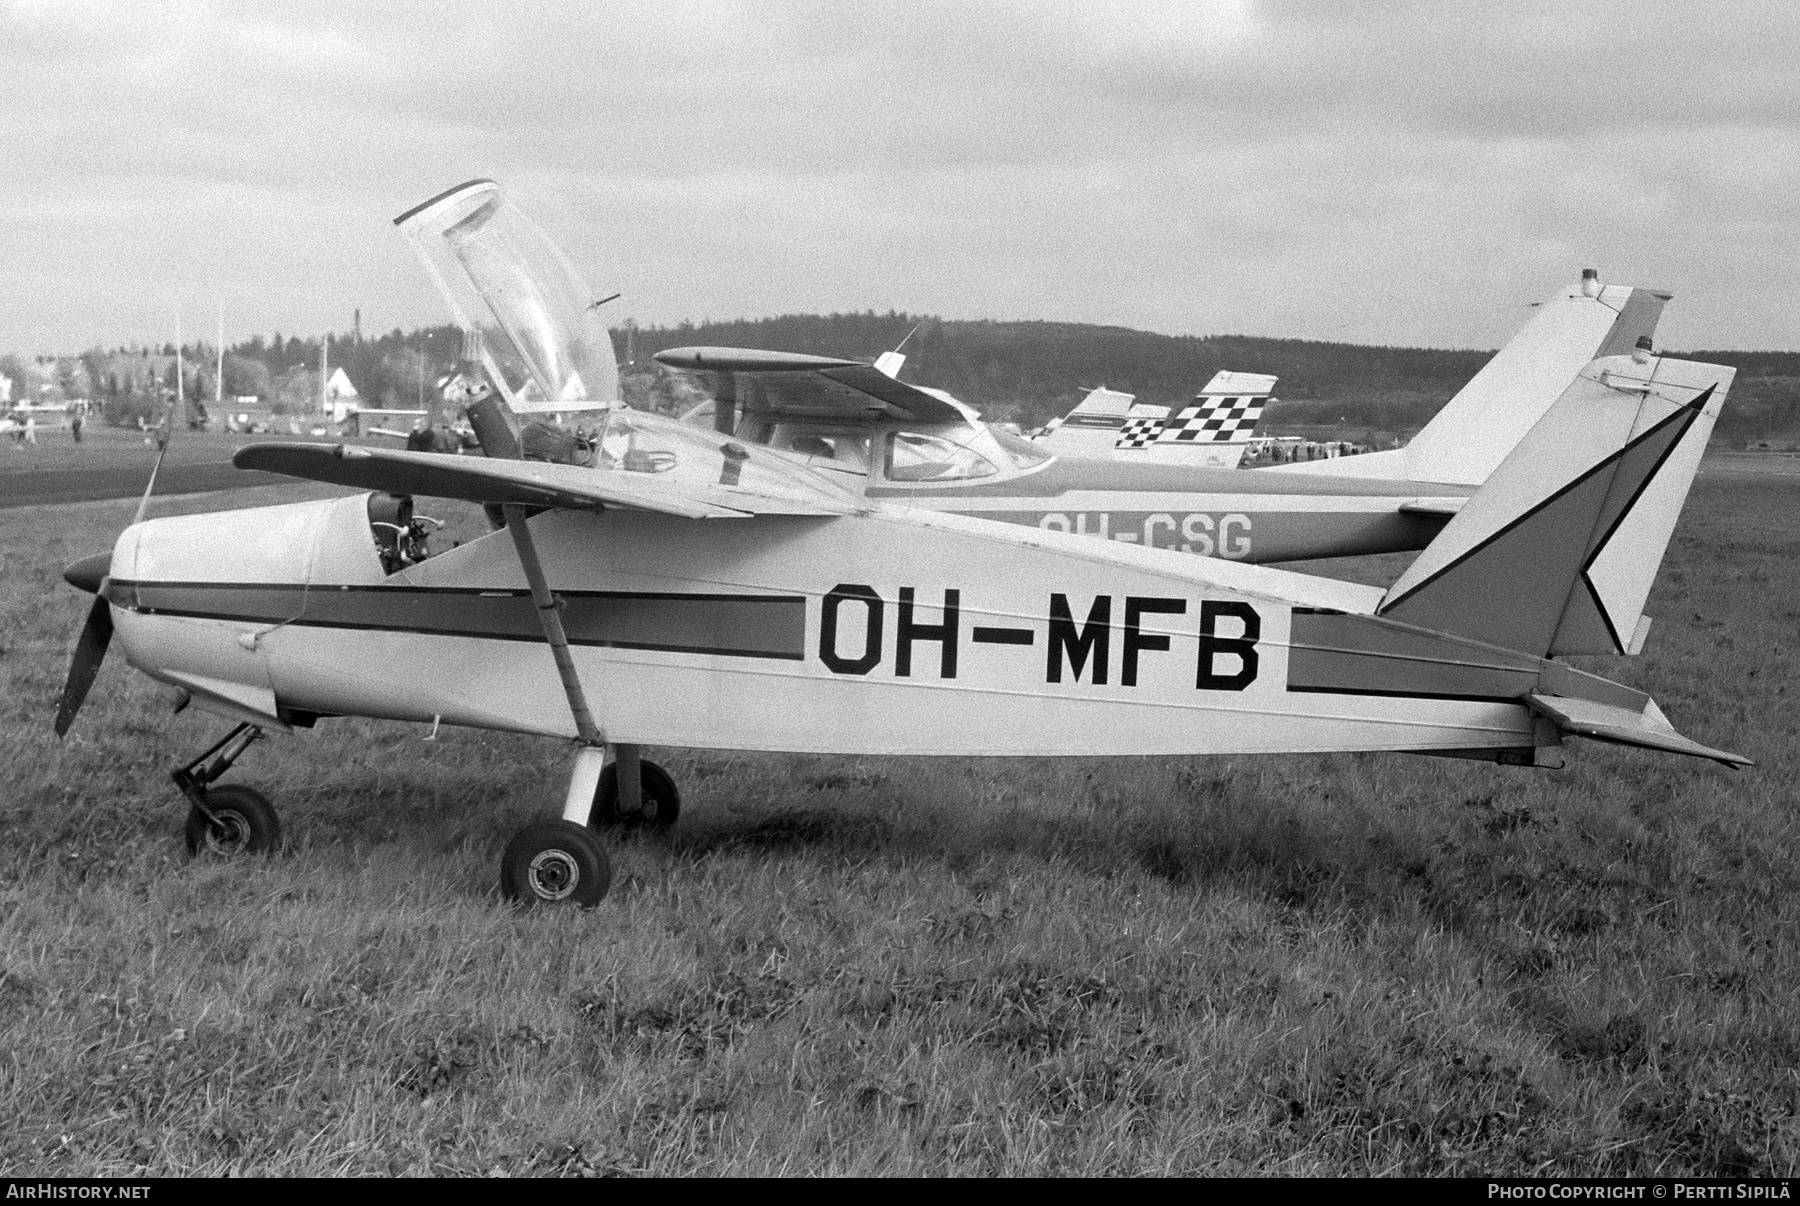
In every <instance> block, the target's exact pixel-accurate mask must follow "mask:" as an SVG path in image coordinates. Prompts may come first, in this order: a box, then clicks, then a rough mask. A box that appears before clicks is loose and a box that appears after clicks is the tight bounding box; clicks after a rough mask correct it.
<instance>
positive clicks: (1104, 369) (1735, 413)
mask: <svg viewBox="0 0 1800 1206" xmlns="http://www.w3.org/2000/svg"><path fill="white" fill-rule="evenodd" d="M915 328H916V330H915ZM908 332H913V334H912V336H911V338H910V339H907V342H906V345H905V348H904V349H903V350H904V351H905V353H906V356H907V362H906V368H905V370H904V371H903V372H902V374H901V377H902V379H904V380H906V381H910V382H915V383H917V384H920V385H932V386H936V387H937V388H939V389H946V390H949V391H950V392H951V393H953V394H955V395H956V396H957V397H959V398H961V399H963V400H964V401H966V402H968V403H970V404H971V405H973V406H975V407H977V408H978V409H980V410H981V411H982V413H983V414H984V415H986V416H987V417H989V418H992V419H1012V420H1014V421H1016V422H1019V423H1021V424H1023V425H1026V426H1035V425H1040V424H1042V423H1044V422H1047V421H1048V420H1049V419H1051V418H1053V417H1055V416H1057V415H1061V414H1065V413H1067V411H1068V410H1069V408H1070V407H1071V406H1073V405H1074V404H1075V402H1076V401H1077V400H1078V399H1080V397H1081V396H1082V394H1083V393H1084V392H1085V391H1086V390H1088V389H1090V388H1092V387H1094V386H1097V385H1105V386H1109V387H1111V388H1113V389H1118V390H1124V391H1126V392H1127V393H1133V394H1136V395H1137V396H1138V399H1139V401H1143V402H1154V403H1157V404H1161V405H1167V404H1169V403H1173V402H1178V401H1180V400H1182V399H1184V398H1189V397H1192V396H1193V394H1194V393H1195V391H1196V390H1198V389H1199V388H1200V387H1201V386H1202V385H1204V384H1205V383H1206V381H1207V379H1208V378H1210V377H1211V376H1212V375H1213V373H1215V372H1217V371H1218V370H1220V369H1232V370H1236V371H1238V372H1249V373H1272V374H1274V375H1276V376H1278V377H1280V378H1281V382H1280V384H1279V386H1278V387H1277V389H1276V394H1277V397H1278V398H1279V399H1280V401H1279V402H1278V403H1276V404H1275V405H1273V406H1271V407H1270V409H1269V411H1268V412H1267V415H1266V418H1265V424H1266V425H1268V426H1270V427H1273V428H1284V427H1286V428H1293V427H1302V426H1324V425H1333V424H1337V423H1340V422H1342V423H1344V424H1346V425H1348V426H1349V427H1353V428H1359V429H1362V430H1363V431H1364V432H1365V433H1369V434H1373V433H1376V432H1381V433H1392V434H1394V435H1397V436H1400V437H1402V438H1404V437H1406V436H1409V435H1410V434H1411V433H1412V432H1414V431H1416V430H1417V429H1418V428H1419V427H1420V426H1422V425H1423V424H1424V423H1425V421H1426V420H1427V419H1429V418H1430V417H1431V416H1432V415H1433V414H1435V413H1436V412H1437V410H1438V408H1439V407H1441V406H1442V405H1443V404H1444V403H1445V402H1446V401H1448V400H1449V399H1450V397H1451V395H1453V394H1454V393H1456V391H1457V390H1458V389H1460V388H1462V385H1463V383H1464V382H1466V381H1467V380H1468V379H1469V378H1470V377H1472V376H1474V375H1475V372H1476V371H1477V370H1478V369H1480V368H1481V366H1482V365H1484V364H1486V363H1487V361H1488V359H1489V357H1491V356H1492V355H1493V352H1492V351H1491V350H1445V349H1439V348H1396V347H1376V346H1371V345H1367V344H1355V343H1317V342H1313V341H1311V340H1304V339H1270V338H1265V337H1261V336H1252V335H1208V336H1193V335H1156V334H1152V333H1150V332H1148V331H1134V330H1130V329H1128V328H1125V327H1106V326H1094V325H1089V324H1083V323H1064V322H997V321H981V322H958V321H947V320H941V319H936V318H931V317H928V316H920V315H914V314H898V313H892V312H890V313H886V314H877V313H875V312H873V311H865V312H863V313H860V314H823V315H821V314H786V315H782V316H780V317H776V318H763V319H753V320H739V321H736V322H702V323H682V324H680V325H678V326H671V327H636V328H633V329H631V330H629V331H625V330H621V331H616V332H614V338H615V342H616V343H617V345H618V347H619V352H620V359H621V364H624V363H625V359H626V355H627V351H628V350H629V353H630V356H631V357H632V358H633V359H634V360H635V364H636V367H637V369H638V370H639V371H643V370H647V369H649V368H650V367H651V366H652V361H651V356H652V355H653V354H654V353H656V352H659V351H661V350H663V349H665V348H671V347H682V346H688V345H696V344H698V345H711V346H722V347H749V348H768V349H771V350H775V351H783V352H807V353H811V354H813V355H819V356H842V357H845V358H849V359H860V360H869V359H873V358H874V357H875V356H877V355H879V354H880V353H882V352H885V351H888V350H889V349H891V348H893V347H895V346H896V345H898V344H899V343H900V341H901V340H902V339H904V338H906V336H907V333H908ZM1681 355H1684V356H1688V357H1691V358H1693V359H1697V360H1706V361H1710V362H1713V363H1718V364H1730V365H1734V366H1736V367H1737V368H1738V374H1739V375H1738V383H1737V385H1736V387H1735V388H1734V390H1733V393H1732V396H1731V401H1730V403H1729V405H1728V406H1727V408H1726V410H1725V413H1724V415H1723V416H1722V417H1721V419H1720V422H1719V426H1718V433H1719V435H1720V436H1722V437H1728V438H1735V439H1738V440H1744V439H1761V438H1769V437H1772V436H1785V437H1787V438H1793V437H1794V436H1795V435H1800V352H1732V351H1723V352H1720V351H1707V352H1685V353H1681Z"/></svg>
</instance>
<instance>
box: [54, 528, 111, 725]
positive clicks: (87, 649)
mask: <svg viewBox="0 0 1800 1206" xmlns="http://www.w3.org/2000/svg"><path fill="white" fill-rule="evenodd" d="M96 559H101V560H106V561H110V560H111V559H112V554H110V553H96V554H95V555H94V556H93V557H83V558H82V559H81V560H80V561H77V562H75V563H74V564H73V565H71V566H69V568H68V569H66V570H64V571H63V577H65V578H67V579H68V580H69V581H70V582H71V583H74V584H75V585H76V586H81V585H82V584H81V583H79V582H76V581H75V571H76V570H77V569H78V568H79V567H82V566H85V565H87V564H88V563H90V562H92V561H94V560H96ZM97 585H98V584H97ZM84 589H87V588H85V587H84ZM112 634H113V621H112V604H111V603H109V602H107V600H106V596H105V595H104V594H101V593H99V591H97V590H96V591H95V594H94V605H93V606H92V607H90V608H88V616H87V623H85V624H83V625H82V626H81V637H80V639H78V640H77V641H76V642H75V656H74V657H73V658H71V659H70V660H69V677H68V681H66V682H64V683H63V691H62V699H61V701H59V702H58V703H57V705H56V735H57V736H58V737H66V736H68V733H69V726H70V725H72V724H74V723H75V714H76V713H77V712H79V711H81V705H82V703H83V701H85V700H86V699H87V693H88V688H90V687H92V686H93V685H94V676H95V675H96V674H99V673H100V663H101V662H103V661H105V660H106V647H107V646H108V645H110V644H111V643H112Z"/></svg>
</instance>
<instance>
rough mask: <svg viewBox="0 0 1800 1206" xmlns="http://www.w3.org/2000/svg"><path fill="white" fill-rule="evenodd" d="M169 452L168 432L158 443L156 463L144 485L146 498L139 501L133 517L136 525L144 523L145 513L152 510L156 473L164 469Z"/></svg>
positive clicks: (132, 519) (132, 520)
mask: <svg viewBox="0 0 1800 1206" xmlns="http://www.w3.org/2000/svg"><path fill="white" fill-rule="evenodd" d="M168 450H169V436H168V433H167V432H164V433H163V435H162V438H161V439H159V440H158V441H157V443H156V462H155V463H154V464H153V465H151V466H150V480H149V481H147V482H145V483H144V497H142V498H140V499H138V509H137V514H136V515H133V516H132V517H131V522H132V523H134V524H136V523H143V522H144V512H145V511H148V510H149V509H150V492H151V491H152V490H154V489H156V473H157V470H159V469H161V468H162V459H163V453H165V452H167V451H168Z"/></svg>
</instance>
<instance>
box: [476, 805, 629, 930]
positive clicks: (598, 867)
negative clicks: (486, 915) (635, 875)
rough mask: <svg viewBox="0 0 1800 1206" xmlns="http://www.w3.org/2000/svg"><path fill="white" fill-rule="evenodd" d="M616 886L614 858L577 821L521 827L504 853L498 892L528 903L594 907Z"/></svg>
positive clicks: (511, 898)
mask: <svg viewBox="0 0 1800 1206" xmlns="http://www.w3.org/2000/svg"><path fill="white" fill-rule="evenodd" d="M611 887H612V862H611V860H609V859H608V858H607V857H606V851H605V849H604V848H602V847H601V845H600V840H599V839H598V838H596V837H595V836H594V835H593V834H592V833H590V832H588V831H587V830H586V829H584V828H582V827H581V826H580V825H577V824H575V823H574V822H573V821H564V820H555V821H538V822H537V823H536V824H532V825H527V826H526V827H525V828H523V829H521V830H520V831H519V833H518V836H516V837H514V838H513V840H512V841H510V842H508V843H507V845H506V853H505V854H504V855H503V856H502V857H501V859H500V894H501V895H502V896H504V897H506V899H508V900H514V901H518V902H519V903H520V904H527V905H549V904H562V905H575V906H577V907H579V908H584V909H591V908H593V907H594V906H595V905H597V904H599V903H600V902H601V901H602V900H604V899H606V892H607V889H609V888H611Z"/></svg>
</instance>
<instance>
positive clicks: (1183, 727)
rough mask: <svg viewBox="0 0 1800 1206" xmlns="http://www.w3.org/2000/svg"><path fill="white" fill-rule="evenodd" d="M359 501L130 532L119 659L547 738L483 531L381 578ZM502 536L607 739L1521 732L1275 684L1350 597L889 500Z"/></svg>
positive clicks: (1343, 739)
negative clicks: (529, 543) (875, 505)
mask: <svg viewBox="0 0 1800 1206" xmlns="http://www.w3.org/2000/svg"><path fill="white" fill-rule="evenodd" d="M364 508H365V499H364V498H363V497H361V496H357V497H350V498H344V499H338V500H328V501H323V502H314V503H299V504H293V505H289V506H284V507H273V508H263V509H258V510H252V511H240V512H232V513H228V514H224V515H203V516H191V517H183V518H172V519H163V520H153V521H150V522H148V523H144V524H139V525H137V526H135V527H133V528H131V529H129V530H128V531H127V532H126V533H125V535H124V536H122V537H121V539H120V541H119V545H118V547H117V549H116V550H115V554H114V558H113V566H112V577H111V583H110V585H109V587H108V596H109V598H111V599H112V600H113V602H114V604H115V615H116V624H117V629H118V632H119V635H120V638H121V640H122V642H123V645H124V647H125V650H126V652H127V655H128V656H129V658H130V660H131V662H132V664H133V665H135V666H136V667H138V668H139V669H140V670H143V671H144V672H146V673H148V674H150V675H151V676H152V677H155V678H158V679H162V680H164V681H167V682H172V683H177V684H179V685H181V686H183V687H185V688H187V689H188V690H190V691H191V692H193V695H194V698H195V700H196V702H197V703H199V704H200V705H202V706H205V707H208V708H210V709H212V710H214V711H217V712H221V713H223V714H226V715H231V716H235V717H238V718H240V719H256V720H260V721H261V722H263V723H274V724H280V723H283V722H285V721H289V720H296V719H301V718H305V717H309V716H312V715H343V714H356V715H368V716H376V717H388V718H394V719H402V720H421V721H431V720H433V719H434V718H441V719H442V720H443V721H445V722H448V723H452V724H464V725H472V726H477V727H482V728H494V729H507V730H516V731H521V732H529V733H540V734H545V735H551V736H559V737H569V736H573V735H574V732H575V729H574V724H573V722H572V720H571V717H570V712H569V707H568V704H567V701H566V699H565V697H564V695H563V693H562V690H561V687H560V685H559V680H558V678H557V674H556V672H555V670H554V667H553V665H552V660H551V653H550V651H549V649H548V648H547V646H546V645H545V644H544V641H543V639H542V637H541V633H540V630H539V628H538V624H537V619H536V616H535V613H534V611H533V609H532V604H531V600H530V597H529V594H528V591H527V589H526V583H525V580H524V576H523V573H522V571H521V569H520V565H519V562H518V559H517V556H516V555H515V551H514V548H513V545H512V542H511V540H510V539H509V537H508V536H507V535H506V534H505V533H504V532H497V533H494V534H492V535H489V536H487V537H484V538H482V539H479V540H476V541H474V542H472V543H470V544H466V545H464V546H462V547H460V548H457V549H455V550H452V551H450V552H447V553H444V554H442V555H440V556H437V557H433V558H432V559H430V560H428V561H426V562H424V563H422V564H420V565H417V566H414V567H412V568H410V569H407V570H404V571H402V572H400V573H397V574H393V575H391V576H389V575H385V574H384V573H383V572H382V569H381V566H380V563H379V561H378V559H377V558H376V555H375V553H374V549H373V545H372V543H371V541H370V539H369V533H368V527H367V523H366V517H365V510H364ZM531 529H532V532H533V534H534V537H535V541H536V543H537V546H538V548H539V549H540V551H541V554H542V558H543V561H544V564H545V565H546V567H547V569H548V573H549V579H550V585H551V587H552V588H553V589H554V590H555V591H556V592H557V593H558V594H559V595H560V596H561V597H562V599H563V602H564V607H563V613H562V618H563V625H564V627H565V628H566V629H567V631H568V634H569V639H570V642H571V644H572V646H573V653H574V658H575V663H576V666H577V668H578V671H579V674H580V678H581V682H582V685H583V688H584V689H585V691H586V693H587V695H588V697H589V700H590V703H591V706H592V708H593V711H594V713H595V716H596V719H597V720H598V722H599V725H600V727H601V729H602V731H603V733H604V735H605V737H606V739H608V740H610V741H616V742H631V743H638V744H651V745H671V746H688V747H709V748H730V749H760V750H793V751H808V752H820V753H846V754H971V755H990V754H991V755H1053V754H1077V753H1092V752H1105V753H1113V754H1201V753H1247V752H1270V751H1294V750H1317V751H1327V750H1368V749H1397V750H1429V749H1482V748H1485V749H1493V748H1504V747H1519V746H1526V745H1530V744H1532V740H1533V738H1532V733H1533V723H1532V720H1531V718H1530V716H1529V714H1528V712H1527V710H1526V708H1525V707H1524V706H1523V705H1522V704H1520V703H1517V702H1509V701H1498V700H1493V699H1429V698H1416V697H1409V696H1405V695H1400V694H1395V695H1391V696H1385V697H1371V696H1370V695H1368V694H1366V693H1364V692H1360V691H1355V690H1344V691H1336V690H1329V689H1327V690H1321V689H1320V688H1319V687H1318V685H1317V684H1316V683H1313V684H1312V685H1310V686H1306V685H1302V686H1300V687H1296V686H1295V685H1294V683H1293V682H1292V681H1291V678H1292V675H1291V673H1290V634H1291V632H1292V631H1293V628H1294V622H1295V621H1294V617H1295V614H1296V611H1297V610H1298V611H1299V612H1303V613H1306V615H1307V616H1311V615H1313V614H1315V613H1324V614H1328V615H1329V614H1336V613H1349V614H1350V615H1352V616H1360V615H1367V614H1368V613H1369V612H1370V611H1372V609H1373V607H1374V604H1375V602H1376V601H1377V600H1378V598H1379V595H1380V592H1378V591H1375V590H1372V589H1371V588H1366V587H1359V586H1353V585H1350V584H1346V583H1338V582H1332V581H1329V580H1325V579H1319V578H1312V577H1306V576H1302V575H1295V574H1287V573H1282V572H1280V571H1274V570H1267V569H1262V568H1258V567H1254V566H1245V565H1237V564H1231V563H1227V562H1221V561H1215V560H1203V559H1200V558H1194V557H1187V556H1182V555H1180V554H1179V553H1175V552H1171V551H1166V550H1157V549H1144V548H1137V547H1128V546H1124V545H1118V544H1114V543H1110V542H1109V543H1100V542H1095V541H1091V540H1083V539H1081V538H1079V537H1074V536H1066V535H1062V534H1060V533H1055V532H1040V531H1030V530H1022V529H1017V528H1010V527H1000V526H996V525H992V524H988V523H984V522H982V521H979V520H970V519H965V518H963V517H960V516H954V515H943V514H931V513H927V512H918V511H909V510H888V511H883V512H880V513H876V514H873V515H866V516H847V517H837V518H808V517H761V518H755V519H747V520H690V519H682V518H676V517H670V516H666V515H659V514H653V513H648V512H638V511H627V510H611V511H607V512H604V513H599V514H596V513H588V512H569V511H563V512H552V513H547V514H544V515H542V516H539V517H538V518H536V519H534V520H532V521H531ZM1368 622H1369V623H1371V624H1379V623H1380V621H1377V620H1371V621H1368Z"/></svg>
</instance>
